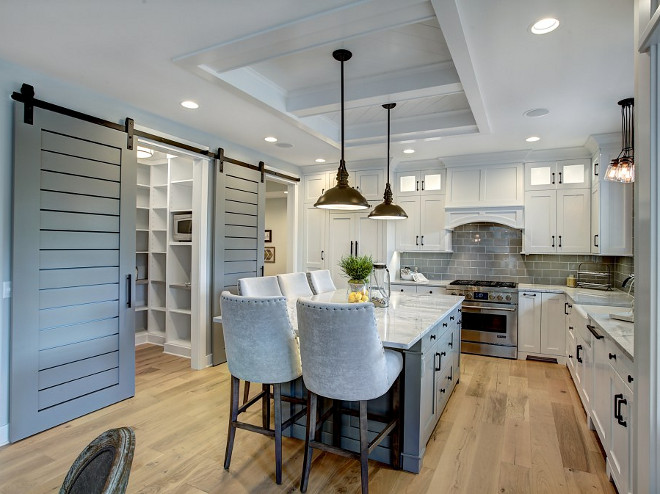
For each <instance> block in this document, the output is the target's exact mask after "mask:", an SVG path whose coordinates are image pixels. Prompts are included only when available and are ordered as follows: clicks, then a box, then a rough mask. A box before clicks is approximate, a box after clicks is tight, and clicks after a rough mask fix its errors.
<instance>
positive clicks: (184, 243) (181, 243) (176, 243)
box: [170, 242, 192, 247]
mask: <svg viewBox="0 0 660 494" xmlns="http://www.w3.org/2000/svg"><path fill="white" fill-rule="evenodd" d="M170 245H187V246H188V247H191V246H192V242H170Z"/></svg>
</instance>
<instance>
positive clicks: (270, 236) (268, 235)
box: [264, 230, 273, 242]
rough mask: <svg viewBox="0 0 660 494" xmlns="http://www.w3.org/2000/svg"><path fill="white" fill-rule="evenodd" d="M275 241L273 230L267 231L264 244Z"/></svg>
mask: <svg viewBox="0 0 660 494" xmlns="http://www.w3.org/2000/svg"><path fill="white" fill-rule="evenodd" d="M272 241H273V230H266V233H265V235H264V242H272Z"/></svg>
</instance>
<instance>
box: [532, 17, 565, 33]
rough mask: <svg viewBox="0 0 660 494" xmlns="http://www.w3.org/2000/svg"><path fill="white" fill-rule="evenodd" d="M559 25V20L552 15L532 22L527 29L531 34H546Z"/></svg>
mask: <svg viewBox="0 0 660 494" xmlns="http://www.w3.org/2000/svg"><path fill="white" fill-rule="evenodd" d="M558 27H559V21H558V20H557V19H555V18H554V17H546V18H545V19H540V20H538V21H536V22H535V23H534V24H532V27H530V28H529V30H530V31H531V32H532V33H533V34H548V33H550V32H552V31H554V30H555V29H557V28H558Z"/></svg>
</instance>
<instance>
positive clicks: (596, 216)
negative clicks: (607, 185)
mask: <svg viewBox="0 0 660 494" xmlns="http://www.w3.org/2000/svg"><path fill="white" fill-rule="evenodd" d="M601 241H602V239H601V236H600V187H599V186H597V187H596V188H594V189H593V190H592V191H591V253H592V254H599V253H600V244H601Z"/></svg>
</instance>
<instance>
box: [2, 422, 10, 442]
mask: <svg viewBox="0 0 660 494" xmlns="http://www.w3.org/2000/svg"><path fill="white" fill-rule="evenodd" d="M5 444H9V424H5V425H3V426H2V427H0V446H4V445H5Z"/></svg>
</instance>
